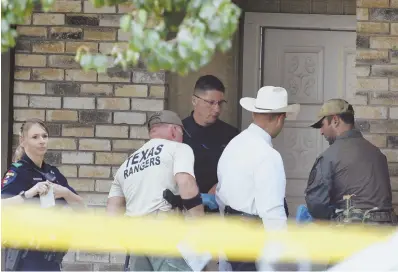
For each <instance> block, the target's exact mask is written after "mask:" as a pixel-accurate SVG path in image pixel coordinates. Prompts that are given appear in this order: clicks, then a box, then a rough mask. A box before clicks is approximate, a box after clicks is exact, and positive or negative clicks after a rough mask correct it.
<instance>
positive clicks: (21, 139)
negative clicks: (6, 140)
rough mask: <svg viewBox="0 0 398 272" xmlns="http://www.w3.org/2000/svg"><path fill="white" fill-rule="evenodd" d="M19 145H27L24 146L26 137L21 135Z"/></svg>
mask: <svg viewBox="0 0 398 272" xmlns="http://www.w3.org/2000/svg"><path fill="white" fill-rule="evenodd" d="M19 145H20V146H22V147H24V148H25V146H24V138H23V137H22V136H19Z"/></svg>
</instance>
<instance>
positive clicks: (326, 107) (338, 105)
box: [311, 98, 354, 128]
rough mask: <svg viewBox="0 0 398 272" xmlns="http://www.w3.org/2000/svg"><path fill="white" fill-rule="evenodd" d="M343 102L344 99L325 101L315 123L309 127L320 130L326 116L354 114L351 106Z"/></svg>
mask: <svg viewBox="0 0 398 272" xmlns="http://www.w3.org/2000/svg"><path fill="white" fill-rule="evenodd" d="M350 106H351V105H350V104H349V103H348V102H347V101H345V100H344V99H339V98H336V99H330V100H328V101H326V102H325V103H324V104H323V106H322V108H321V109H320V111H319V113H318V116H317V121H316V122H315V123H314V124H312V125H311V127H313V128H321V127H322V120H323V118H325V117H326V116H332V115H336V114H341V113H346V112H349V113H352V114H354V111H353V110H352V106H351V107H350Z"/></svg>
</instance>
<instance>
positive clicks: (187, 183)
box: [107, 110, 204, 271]
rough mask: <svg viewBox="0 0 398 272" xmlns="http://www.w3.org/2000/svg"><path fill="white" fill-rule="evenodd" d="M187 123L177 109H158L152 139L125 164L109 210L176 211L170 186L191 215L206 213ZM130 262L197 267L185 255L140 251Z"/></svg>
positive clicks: (150, 126) (147, 266)
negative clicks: (186, 141)
mask: <svg viewBox="0 0 398 272" xmlns="http://www.w3.org/2000/svg"><path fill="white" fill-rule="evenodd" d="M182 127H183V125H182V122H181V119H180V118H179V117H178V115H177V114H176V113H174V112H172V111H167V110H164V111H161V112H157V113H155V114H153V115H152V116H151V117H150V118H149V120H148V130H149V137H150V140H149V141H148V142H147V143H145V144H144V145H143V146H142V147H141V148H140V149H138V150H137V151H136V152H134V153H133V154H132V155H131V156H130V157H129V158H127V160H126V161H125V162H124V163H123V164H122V165H121V166H120V168H119V169H118V171H117V172H116V175H115V178H114V181H113V182H112V186H111V189H110V192H109V196H108V203H107V211H108V213H109V214H120V213H123V212H125V215H127V216H145V215H156V214H158V213H167V212H172V210H173V208H172V206H171V205H170V204H169V203H168V202H167V201H166V200H165V199H164V198H163V192H164V191H165V190H167V189H168V190H170V191H171V192H172V193H173V194H175V195H180V196H181V198H182V204H183V206H184V209H185V210H186V211H187V214H188V215H191V216H203V215H204V208H203V204H202V199H201V196H200V193H199V189H198V186H197V184H196V180H195V175H194V155H193V151H192V149H191V147H189V146H188V145H186V144H184V143H182V136H183V128H182ZM133 259H134V260H132V261H131V262H130V264H131V265H130V267H131V268H132V269H133V271H135V270H140V271H142V270H146V271H147V270H148V269H149V270H154V271H160V270H161V271H175V270H185V271H187V270H188V271H189V270H191V269H190V267H189V266H188V265H187V264H186V262H185V261H184V259H182V258H168V257H167V258H164V257H152V256H139V257H137V256H135V258H133Z"/></svg>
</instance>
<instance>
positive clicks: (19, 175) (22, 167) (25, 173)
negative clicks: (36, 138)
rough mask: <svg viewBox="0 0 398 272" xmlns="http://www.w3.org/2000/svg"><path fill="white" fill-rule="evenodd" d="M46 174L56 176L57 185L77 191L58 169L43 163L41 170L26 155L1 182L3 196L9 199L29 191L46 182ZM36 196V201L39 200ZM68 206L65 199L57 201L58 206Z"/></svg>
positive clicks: (10, 169)
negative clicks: (37, 184) (39, 183)
mask: <svg viewBox="0 0 398 272" xmlns="http://www.w3.org/2000/svg"><path fill="white" fill-rule="evenodd" d="M44 173H50V174H52V175H54V176H55V178H56V181H55V182H56V183H57V184H59V185H61V186H64V187H66V188H68V189H69V190H71V191H72V192H73V193H75V194H77V193H76V191H75V190H74V189H73V188H72V187H70V186H69V184H68V181H67V180H66V178H65V176H64V175H62V174H61V172H60V171H59V170H58V168H57V167H55V166H52V165H50V164H47V163H45V162H43V164H42V167H41V168H39V167H38V166H37V165H36V164H35V163H34V162H33V161H32V160H31V159H30V158H29V157H28V156H27V155H24V156H23V157H22V158H21V160H19V161H18V162H16V163H13V164H12V165H11V167H10V168H9V169H8V171H7V172H6V174H5V175H4V177H3V179H2V181H1V196H2V198H8V197H12V196H15V195H18V194H19V193H20V192H22V191H28V190H29V189H30V188H32V187H33V186H34V185H36V183H38V182H42V181H46V177H45V176H44V175H43V174H44ZM38 198H39V196H38V195H36V196H35V198H34V199H38ZM27 201H32V200H29V199H28V200H27ZM57 203H58V204H66V200H65V199H63V198H59V199H56V204H57Z"/></svg>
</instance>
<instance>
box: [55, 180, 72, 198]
mask: <svg viewBox="0 0 398 272" xmlns="http://www.w3.org/2000/svg"><path fill="white" fill-rule="evenodd" d="M52 186H53V189H54V197H55V199H58V198H62V197H63V198H65V197H66V196H67V195H68V194H69V192H70V191H69V189H68V188H66V187H64V186H61V185H59V184H56V183H53V184H52Z"/></svg>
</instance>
